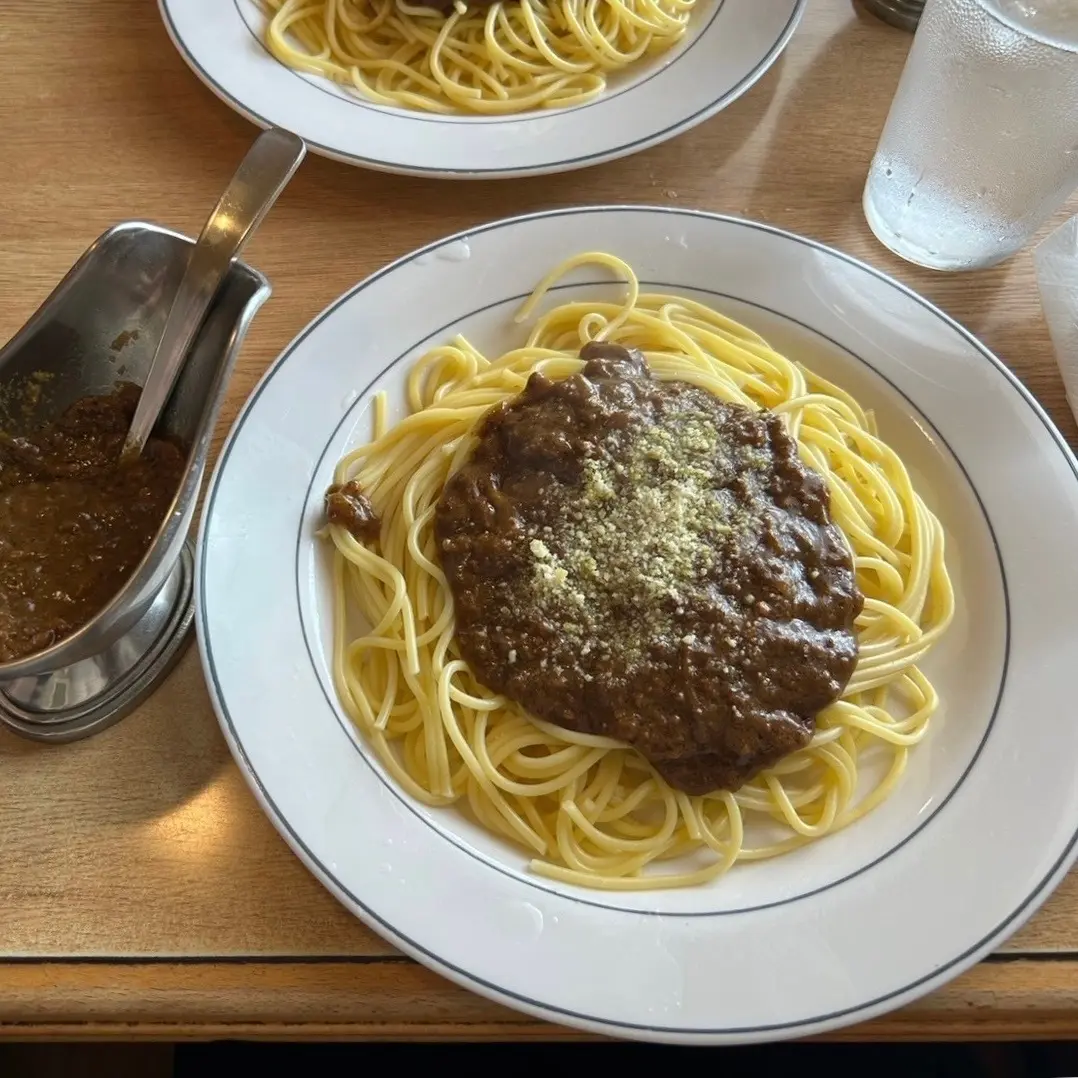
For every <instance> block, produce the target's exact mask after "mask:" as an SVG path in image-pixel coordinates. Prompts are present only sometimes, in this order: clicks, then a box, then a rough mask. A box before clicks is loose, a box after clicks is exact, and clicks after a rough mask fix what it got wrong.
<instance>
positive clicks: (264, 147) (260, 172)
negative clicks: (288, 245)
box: [123, 128, 307, 457]
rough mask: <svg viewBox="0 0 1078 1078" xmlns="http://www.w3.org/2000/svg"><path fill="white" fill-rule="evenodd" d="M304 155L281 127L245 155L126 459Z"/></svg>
mask: <svg viewBox="0 0 1078 1078" xmlns="http://www.w3.org/2000/svg"><path fill="white" fill-rule="evenodd" d="M306 152H307V147H306V144H305V143H304V141H303V140H302V139H301V138H299V137H298V136H297V135H293V134H292V133H291V132H289V131H282V130H280V129H279V128H270V130H268V131H264V132H263V133H262V134H261V135H259V137H258V139H257V140H256V141H255V144H254V145H253V146H252V147H251V148H250V150H248V151H247V156H246V157H244V159H243V161H242V162H241V163H240V167H239V168H238V169H237V170H236V174H235V175H234V176H233V177H232V180H231V182H230V183H229V185H228V187H227V188H226V189H225V193H224V194H223V195H222V196H221V200H220V202H218V203H217V205H216V207H215V208H214V211H213V213H212V214H210V218H209V220H208V221H207V222H206V225H205V227H204V228H203V229H202V234H201V235H200V236H199V237H198V242H197V243H196V244H195V246H194V247H193V248H192V250H191V255H190V258H189V259H188V262H187V269H186V270H185V271H184V275H183V279H182V280H181V281H180V287H179V288H178V289H177V291H176V298H175V299H174V300H173V301H172V309H171V310H170V311H169V315H168V319H167V321H166V322H165V329H164V332H163V333H162V334H161V340H160V341H159V342H158V345H157V351H156V353H155V354H154V358H153V363H152V364H151V366H150V373H149V376H148V377H147V379H146V385H145V386H144V387H143V389H142V395H141V397H140V398H139V402H138V406H137V408H136V409H135V416H134V419H132V420H131V429H130V430H129V431H128V433H127V439H126V441H125V442H124V448H123V456H124V457H137V456H138V455H139V454H140V453H141V452H142V448H143V446H144V445H145V444H146V439H147V438H149V436H150V431H152V430H153V428H154V424H155V423H156V422H157V419H158V417H159V416H160V414H161V411H162V409H163V408H164V407H165V403H166V402H167V401H168V397H169V394H170V393H171V392H172V387H173V385H174V384H175V381H176V376H177V375H178V374H179V372H180V368H181V367H182V366H183V361H184V359H185V358H186V356H187V351H188V349H189V348H190V347H191V343H192V341H193V340H194V338H195V335H196V334H197V333H198V329H199V327H200V326H201V325H202V320H203V319H204V318H205V317H206V312H207V311H208V310H209V307H210V304H211V303H212V302H213V298H214V296H216V295H217V290H218V289H219V288H220V287H221V282H222V281H223V280H224V279H225V275H226V274H227V273H228V269H229V266H230V265H231V264H232V260H233V259H234V258H235V257H236V256H237V255H238V254H239V253H240V251H241V250H243V246H244V244H245V243H246V242H247V240H248V239H249V238H250V236H251V235H252V234H253V233H254V231H255V229H256V228H258V226H259V225H260V224H261V223H262V219H263V218H264V217H265V216H266V214H267V213H268V212H269V209H270V207H271V206H272V205H273V204H274V202H276V201H277V198H278V196H279V195H280V194H281V192H282V191H283V190H284V189H285V186H286V185H287V184H288V181H289V180H290V179H291V178H292V176H293V174H294V173H295V171H296V169H297V168H299V165H300V162H301V161H302V160H303V157H304V155H305V154H306Z"/></svg>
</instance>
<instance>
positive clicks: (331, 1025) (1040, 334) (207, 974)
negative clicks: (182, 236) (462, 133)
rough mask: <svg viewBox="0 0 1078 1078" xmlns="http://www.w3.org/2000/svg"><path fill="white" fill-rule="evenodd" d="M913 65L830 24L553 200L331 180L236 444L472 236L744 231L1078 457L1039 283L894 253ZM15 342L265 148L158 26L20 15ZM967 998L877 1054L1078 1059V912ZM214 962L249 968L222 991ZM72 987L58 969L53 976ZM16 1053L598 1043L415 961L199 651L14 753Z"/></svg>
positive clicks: (3, 966)
mask: <svg viewBox="0 0 1078 1078" xmlns="http://www.w3.org/2000/svg"><path fill="white" fill-rule="evenodd" d="M908 44H909V37H908V36H907V35H905V34H903V33H901V32H900V31H896V30H893V29H892V28H890V27H887V26H884V25H882V24H881V23H879V22H877V21H876V20H874V19H872V18H870V17H868V16H865V15H863V14H862V13H860V11H859V10H858V9H857V8H855V7H854V6H852V5H851V3H850V2H849V0H813V3H812V4H810V5H809V10H808V12H807V14H806V17H805V20H804V23H803V25H802V27H801V28H800V29H799V31H798V33H797V34H796V36H795V38H794V40H793V42H792V43H791V45H790V48H789V49H788V51H787V53H786V54H785V56H784V57H783V58H782V59H781V60H780V62H779V63H778V64H777V65H776V66H775V68H774V69H773V70H772V71H771V72H770V73H769V74H768V75H767V76H766V77H765V78H764V79H763V80H762V81H761V82H760V83H759V84H758V85H757V86H756V87H754V88H753V89H752V90H751V91H750V92H749V93H747V94H746V95H745V96H744V97H743V98H742V99H741V100H739V101H738V102H736V103H735V104H734V105H732V106H731V107H730V108H728V109H727V110H726V111H725V112H723V113H722V114H720V115H719V116H717V117H715V118H714V119H712V120H710V121H708V122H707V123H705V124H703V125H702V126H700V127H699V128H697V129H696V130H694V131H692V132H690V133H688V134H686V135H684V136H682V137H680V138H678V139H675V140H674V141H672V142H670V143H668V144H667V145H666V146H662V147H657V148H655V149H652V150H649V151H646V152H644V153H641V154H639V155H637V156H636V157H633V158H631V159H629V160H627V161H622V162H615V163H613V164H609V165H604V166H599V167H596V168H591V169H588V170H585V171H582V172H578V173H570V174H567V175H561V176H554V177H541V178H533V179H524V180H516V181H512V182H508V181H482V182H472V183H440V182H435V181H430V180H421V179H403V178H399V177H392V176H386V175H381V174H377V173H373V172H364V171H361V170H359V169H353V168H349V167H347V166H344V165H340V164H337V163H334V162H330V161H326V160H322V159H320V158H317V157H313V158H309V159H308V161H307V163H306V164H305V165H304V167H303V168H302V170H301V171H300V173H299V175H298V176H297V178H296V180H295V181H294V182H293V184H292V185H291V186H290V187H289V189H288V190H287V192H286V193H285V195H284V196H283V198H282V199H281V201H280V203H279V204H278V206H277V207H276V208H275V209H274V211H273V214H272V215H271V217H270V218H269V220H268V222H267V224H266V226H265V227H264V228H263V230H262V231H261V232H260V233H259V234H258V236H257V237H256V239H255V240H254V241H253V243H252V244H251V246H250V248H249V252H248V257H249V260H250V261H251V262H252V263H253V264H254V265H256V266H258V267H259V268H260V269H262V270H263V271H264V272H265V273H266V274H267V275H268V276H269V278H270V279H271V281H272V282H273V285H274V293H275V294H274V297H273V298H272V299H271V301H270V302H269V303H268V304H267V306H266V307H265V308H264V309H263V311H262V312H261V313H260V314H259V316H258V318H257V319H256V321H255V325H254V327H253V329H252V331H251V333H250V336H249V338H248V342H247V344H246V346H245V348H244V351H243V354H242V356H241V358H240V361H239V363H238V366H237V370H236V375H235V378H234V380H233V384H232V386H231V391H230V395H229V399H228V403H227V406H226V408H225V414H224V415H223V417H222V422H221V425H220V429H219V432H218V434H219V437H220V436H221V435H223V433H224V431H225V430H227V427H228V424H229V423H230V422H231V421H232V419H233V418H234V417H235V414H236V412H237V410H238V408H239V407H240V405H241V403H242V401H243V400H244V398H245V397H246V396H247V394H248V393H249V391H250V390H251V388H252V386H253V385H254V383H255V381H256V380H257V378H258V377H259V376H260V375H261V373H262V372H263V371H264V370H265V368H266V366H267V365H268V364H269V362H270V361H271V360H272V359H273V357H274V356H275V355H276V354H277V353H278V352H279V351H280V350H281V348H282V347H283V346H284V345H285V344H286V343H287V342H288V341H289V339H290V338H291V337H292V336H293V335H294V334H295V333H296V332H297V331H298V330H299V329H301V328H302V326H303V325H304V324H305V323H306V322H307V321H308V320H309V319H310V318H312V317H313V316H314V315H315V314H317V312H318V311H319V310H320V309H321V308H322V307H324V306H325V305H326V304H327V303H329V302H330V301H331V300H333V299H334V298H335V297H336V296H337V295H338V294H339V293H340V292H342V291H343V290H344V289H346V288H347V287H349V286H350V285H352V284H353V283H354V282H355V281H356V280H357V279H359V278H360V277H362V276H364V275H365V274H367V273H370V272H371V271H373V270H375V269H376V268H378V267H379V266H381V265H383V264H384V263H385V262H387V261H389V260H390V259H392V258H395V257H396V256H398V255H400V254H403V253H404V252H406V251H408V250H410V249H412V248H414V247H416V246H417V245H420V244H423V243H427V242H429V241H431V240H434V239H436V238H438V237H439V236H442V235H444V234H446V233H449V232H452V231H455V230H457V229H461V228H467V227H471V226H474V225H476V224H479V223H481V222H484V221H487V220H490V219H492V218H495V217H500V216H505V215H509V214H513V213H520V212H526V211H531V210H539V209H547V208H553V207H559V206H570V205H574V204H578V203H600V202H619V203H626V202H640V203H654V204H660V205H672V206H691V207H696V208H701V209H707V210H716V211H722V212H728V213H735V214H741V215H744V216H747V217H752V218H756V219H759V220H762V221H766V222H768V223H771V224H775V225H779V226H781V227H785V228H790V229H793V230H795V231H798V232H802V233H804V234H807V235H809V236H812V237H814V238H817V239H820V240H823V241H825V242H827V243H831V244H834V245H836V246H839V247H841V248H843V249H845V250H847V251H849V252H851V253H852V254H854V255H856V256H858V257H861V258H863V259H865V260H866V261H867V262H869V263H870V264H872V265H874V266H876V267H878V268H880V269H883V270H885V271H887V272H889V273H892V274H893V275H895V276H896V277H898V278H899V279H900V280H902V281H904V282H906V283H907V284H909V285H911V286H912V287H913V288H915V289H917V290H918V291H920V292H922V293H924V294H925V295H927V296H928V297H929V298H931V299H932V300H934V301H935V302H936V303H938V304H939V305H940V306H941V307H942V308H943V309H944V310H946V311H948V312H949V313H950V314H952V315H953V316H954V317H956V318H957V319H958V320H959V321H960V322H962V323H963V324H965V325H966V326H968V327H969V328H970V329H971V330H972V331H973V332H974V333H976V334H978V335H979V336H980V337H981V338H982V339H984V340H985V341H986V343H987V344H988V345H989V346H990V347H992V348H993V349H995V350H996V351H997V352H998V353H999V354H1000V355H1001V356H1002V357H1003V359H1004V360H1005V361H1006V362H1007V363H1009V364H1010V365H1011V366H1012V368H1013V369H1014V370H1015V371H1016V372H1017V373H1018V374H1019V376H1020V377H1022V378H1023V380H1024V381H1025V382H1026V384H1027V385H1028V386H1029V387H1030V388H1031V389H1032V390H1033V392H1034V393H1035V394H1036V395H1037V396H1038V397H1039V398H1040V400H1041V401H1042V403H1043V404H1044V405H1045V407H1046V408H1047V410H1048V411H1049V413H1050V414H1051V415H1052V417H1053V418H1054V419H1055V420H1056V422H1057V423H1059V424H1060V426H1061V428H1062V429H1063V431H1064V433H1065V434H1066V435H1067V436H1068V438H1071V439H1072V441H1073V440H1074V438H1075V435H1076V434H1078V431H1076V429H1075V425H1074V421H1073V419H1072V417H1071V415H1070V413H1069V411H1068V409H1067V407H1066V404H1065V400H1064V396H1063V392H1062V387H1061V385H1060V382H1059V378H1058V374H1057V372H1056V368H1055V365H1054V361H1053V358H1052V352H1051V348H1050V345H1049V341H1048V337H1047V332H1046V329H1045V326H1044V323H1043V320H1042V317H1041V313H1040V308H1039V303H1038V299H1037V294H1036V291H1035V288H1034V282H1033V272H1032V264H1031V261H1030V257H1029V255H1028V253H1026V254H1023V255H1020V256H1019V257H1017V258H1015V259H1014V260H1012V261H1011V262H1010V263H1008V264H1006V265H1004V266H1002V267H999V268H996V269H992V270H988V271H985V272H981V273H973V274H964V275H957V276H941V275H935V274H932V273H930V272H928V271H922V270H918V269H916V268H914V267H912V266H909V265H907V264H906V263H903V262H901V261H899V260H898V259H895V258H893V257H892V256H890V255H889V254H888V252H886V251H885V250H884V249H883V248H881V247H880V246H879V245H878V244H877V243H876V242H875V241H874V240H873V239H872V237H871V235H870V234H869V232H868V229H867V227H866V225H865V223H864V219H863V217H862V214H861V210H860V192H861V185H862V183H863V179H864V176H865V172H866V170H867V167H868V163H869V159H870V157H871V154H872V150H873V148H874V146H875V143H876V139H877V137H878V134H879V130H880V127H881V124H882V122H883V118H884V116H885V114H886V110H887V106H888V103H889V101H890V98H891V95H892V92H893V89H894V86H895V83H896V81H897V78H898V74H899V72H900V70H901V66H902V62H903V59H904V56H905V51H906V49H907V48H908ZM0 49H2V53H3V57H4V63H3V65H2V66H0V84H2V90H3V92H2V93H0V300H2V302H0V339H6V338H7V337H8V336H10V335H11V334H12V333H14V332H15V330H16V329H18V327H19V326H20V325H21V324H22V323H23V322H24V321H25V320H26V319H27V318H28V317H29V316H30V314H31V313H32V312H33V310H34V309H35V307H36V306H37V304H38V303H40V302H41V301H42V300H43V299H44V298H45V296H46V295H47V294H48V292H49V290H50V289H51V287H52V286H53V285H54V284H55V282H56V281H57V280H58V279H59V277H60V276H61V275H62V274H63V273H64V271H65V270H66V269H67V268H68V267H69V266H70V264H71V263H72V262H73V261H74V260H75V258H77V257H78V255H79V254H80V253H81V252H82V250H83V249H84V248H85V247H86V246H87V245H88V244H89V243H90V242H91V241H92V240H93V239H94V238H95V237H96V236H97V235H98V234H99V233H100V232H102V231H103V230H104V229H106V228H107V227H109V226H110V225H112V224H114V223H115V222H117V221H120V220H124V219H131V218H144V219H150V220H154V221H158V222H160V223H163V224H166V225H169V226H172V227H175V228H178V229H182V230H184V231H186V232H192V231H196V230H197V229H198V227H199V226H200V224H201V222H202V220H203V218H204V216H205V214H206V213H207V212H208V210H209V208H210V206H211V205H212V204H213V202H214V201H215V199H216V197H217V195H218V194H219V192H220V190H221V188H222V187H223V185H224V183H225V182H226V180H227V178H228V176H229V175H230V174H231V172H232V170H233V168H234V167H235V165H236V163H237V162H238V161H239V160H240V158H241V157H242V155H243V153H244V152H245V150H246V148H247V147H248V145H249V144H250V141H251V139H252V137H253V135H254V129H253V128H252V127H251V126H250V125H249V124H247V123H246V122H245V121H244V120H242V119H241V118H240V117H238V116H237V115H235V114H234V113H232V112H231V111H229V110H228V109H227V108H226V107H225V106H224V105H222V104H221V103H220V102H219V101H218V100H217V99H216V98H214V97H213V95H212V94H211V93H210V92H209V91H208V90H206V89H205V88H204V87H203V86H202V85H201V84H200V83H199V82H198V81H197V80H196V79H195V77H194V76H193V75H192V74H191V73H190V72H189V71H188V69H187V68H186V67H185V66H184V64H183V62H182V61H181V59H180V58H179V56H178V55H177V54H176V53H175V51H174V50H173V49H172V47H171V45H170V43H169V41H168V38H167V35H166V34H165V31H164V28H163V26H162V25H161V22H160V20H159V18H158V15H157V11H156V5H154V4H151V3H147V2H145V0H5V2H4V3H3V4H2V5H0ZM1006 951H1007V953H1008V956H1009V957H1012V958H1015V959H1016V960H1014V961H1010V960H1008V961H1003V960H999V959H997V960H995V961H993V962H990V963H986V964H982V965H981V966H980V967H978V968H977V969H975V970H973V971H971V972H970V973H968V974H967V975H965V976H964V977H962V978H960V979H959V980H958V981H956V982H954V983H953V984H952V985H950V986H948V987H947V988H946V989H944V990H943V991H941V992H938V993H936V994H935V995H933V996H931V997H930V998H929V999H927V1000H925V1001H923V1002H921V1003H919V1004H917V1005H916V1006H914V1007H912V1008H910V1009H908V1010H906V1011H903V1012H900V1013H899V1014H897V1015H893V1016H891V1017H888V1018H885V1019H881V1020H880V1021H877V1022H875V1023H871V1024H869V1025H867V1026H864V1027H861V1028H858V1029H856V1030H853V1031H850V1032H848V1033H847V1034H846V1036H849V1037H855V1038H865V1037H882V1036H887V1037H911V1038H912V1037H960V1036H976V1037H982V1036H983V1037H1006V1036H1045V1037H1048V1036H1076V1035H1078V882H1076V878H1075V877H1074V876H1072V877H1071V878H1069V879H1068V880H1067V881H1066V882H1065V883H1064V884H1063V886H1062V887H1061V888H1060V889H1059V891H1058V892H1057V893H1056V895H1055V896H1054V897H1053V898H1052V899H1051V900H1050V902H1049V903H1048V904H1047V905H1046V906H1045V908H1044V909H1043V910H1042V911H1041V912H1040V913H1039V914H1038V915H1037V916H1036V917H1035V918H1034V920H1033V921H1032V922H1031V923H1030V924H1029V925H1028V926H1027V927H1026V928H1025V929H1024V930H1023V931H1022V932H1021V933H1019V935H1018V936H1016V937H1015V938H1014V939H1013V940H1012V941H1011V942H1010V943H1009V944H1008V945H1007V948H1006ZM215 958H219V959H221V960H220V961H214V959H215ZM46 960H47V961H46ZM0 1034H2V1035H9V1036H14V1037H51V1036H84V1037H128V1038H129V1037H133V1036H146V1037H168V1038H176V1037H187V1036H192V1037H206V1036H296V1037H312V1038H313V1037H386V1038H389V1037H400V1036H414V1037H425V1038H440V1037H466V1038H473V1039H474V1038H478V1037H489V1038H500V1039H515V1038H529V1037H562V1036H569V1035H570V1034H568V1033H567V1032H566V1031H564V1030H559V1029H557V1028H556V1027H552V1026H546V1025H543V1024H541V1023H538V1022H532V1021H530V1020H528V1019H525V1018H522V1017H520V1016H519V1015H514V1014H512V1013H511V1012H508V1011H505V1010H503V1009H501V1008H499V1007H497V1006H495V1005H493V1004H489V1003H487V1002H485V1001H483V1000H481V999H479V998H478V997H476V996H473V995H471V994H469V993H468V992H466V991H464V990H462V989H459V988H456V987H455V986H453V985H450V984H449V983H448V982H446V981H443V980H441V979H440V978H438V977H437V976H435V975H433V974H431V973H429V972H427V971H426V970H424V969H421V968H420V967H418V966H416V965H414V964H412V963H411V962H408V961H405V960H403V959H401V958H400V957H399V956H397V955H395V954H394V952H393V950H392V948H390V947H389V946H387V945H386V944H385V943H384V942H383V941H382V940H380V939H379V938H378V937H377V936H375V935H374V934H373V933H372V932H370V931H368V930H367V929H366V928H364V927H363V926H362V925H361V924H360V923H359V922H358V921H356V920H354V919H353V918H352V917H351V916H349V915H348V914H346V913H345V911H344V910H343V909H342V908H341V907H340V906H338V905H337V903H336V902H335V901H334V900H333V899H332V898H331V897H330V896H329V894H328V893H327V892H325V891H324V890H323V889H322V888H321V886H320V885H318V884H317V883H316V882H315V881H314V879H313V878H312V877H311V876H310V875H309V874H308V873H307V872H306V870H305V869H304V868H303V867H302V865H301V864H300V863H299V861H298V860H297V859H296V858H295V857H293V856H292V854H291V853H290V852H289V851H288V849H287V848H286V847H285V845H284V843H283V842H282V841H281V840H280V838H279V837H278V836H277V834H276V832H275V831H274V830H273V828H272V827H271V826H270V824H269V823H268V822H267V820H266V819H265V817H264V816H263V815H262V813H261V812H260V811H259V809H258V807H257V805H256V804H255V802H254V800H253V798H252V797H251V796H250V794H249V793H248V791H247V789H246V787H245V786H244V783H243V781H242V779H241V777H240V775H239V773H238V771H237V770H236V768H235V766H234V765H233V764H232V762H231V760H230V758H229V755H228V752H227V749H226V748H225V745H224V742H223V740H222V739H221V736H220V734H219V732H218V729H217V725H216V722H215V720H214V717H213V714H212V711H211V708H210V705H209V701H208V698H207V695H206V691H205V687H204V684H203V681H202V678H201V674H200V670H199V666H198V661H197V656H196V655H195V654H194V651H193V650H192V651H190V652H189V653H188V654H187V655H186V657H185V658H184V660H183V662H182V663H181V665H180V666H179V668H178V669H177V670H176V672H175V673H174V674H173V675H172V677H171V678H170V679H169V681H168V682H167V683H166V684H165V686H164V687H163V688H162V689H161V690H160V691H159V692H158V693H157V694H156V695H155V696H154V697H153V699H151V700H150V701H149V702H148V703H147V704H146V705H145V706H144V707H143V708H142V709H141V711H140V712H139V713H137V714H136V715H134V716H132V717H131V718H129V719H128V720H126V721H125V722H123V723H122V724H120V725H119V726H117V727H115V728H114V729H112V730H110V731H108V732H107V733H105V734H102V735H101V736H99V737H97V738H95V739H93V740H91V741H88V742H85V743H81V744H77V745H71V746H66V747H62V748H42V747H40V746H35V745H30V744H27V743H23V742H21V741H19V740H17V739H16V738H14V737H11V736H9V735H0Z"/></svg>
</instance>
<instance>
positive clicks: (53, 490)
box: [0, 383, 186, 662]
mask: <svg viewBox="0 0 1078 1078" xmlns="http://www.w3.org/2000/svg"><path fill="white" fill-rule="evenodd" d="M140 392H141V391H140V389H139V387H138V386H135V385H132V384H130V383H124V384H122V385H120V386H119V387H118V388H117V390H116V391H115V392H114V393H111V394H107V395H103V396H90V397H84V398H82V399H81V400H78V401H76V402H75V403H74V404H72V405H71V406H70V407H69V408H68V409H67V410H66V411H65V412H64V413H63V414H62V415H61V416H60V417H59V419H57V420H56V421H55V422H53V423H50V424H49V425H48V426H45V427H43V428H41V429H40V430H38V431H35V432H33V433H31V434H28V435H26V436H23V437H17V438H16V437H11V436H10V435H6V434H3V433H0V662H11V661H12V660H14V659H19V658H22V657H24V656H27V655H32V654H35V653H36V652H39V651H43V650H45V649H46V648H49V647H51V646H52V645H53V644H56V643H58V642H59V641H61V640H63V639H64V638H65V637H67V636H70V635H71V634H72V633H74V632H75V631H77V630H78V629H80V628H81V627H82V626H83V625H85V624H86V623H87V622H88V621H90V620H91V619H92V618H93V617H94V616H95V615H96V614H97V613H98V612H99V611H100V610H102V609H103V608H104V607H105V606H106V605H107V604H108V603H109V602H110V601H111V600H112V598H113V597H114V596H115V595H116V594H117V592H118V591H119V590H120V588H121V587H122V586H123V584H124V582H125V581H126V580H127V578H128V576H129V575H130V574H131V573H132V571H133V570H134V569H135V568H136V567H137V565H138V564H139V562H140V561H141V560H142V558H143V557H144V555H145V554H146V551H147V550H148V549H149V546H150V543H151V542H152V541H153V537H154V536H155V535H156V533H157V530H158V528H160V526H161V523H162V522H163V520H164V517H165V513H166V512H167V511H168V508H169V506H170V505H171V503H172V500H173V498H174V497H175V495H176V491H177V490H178V489H179V485H180V481H181V479H182V478H183V474H184V470H185V467H186V452H185V451H184V450H183V449H182V448H181V447H180V446H179V445H176V444H174V443H173V442H171V441H169V440H166V439H162V438H156V437H155V438H151V439H149V441H148V442H147V444H146V446H145V448H144V449H143V451H142V454H141V455H140V456H139V457H138V458H137V459H136V460H133V461H129V462H123V463H120V451H121V449H122V447H123V443H124V439H125V437H126V435H127V431H128V428H129V427H130V425H131V419H132V417H133V416H134V412H135V406H136V405H137V403H138V399H139V394H140Z"/></svg>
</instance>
